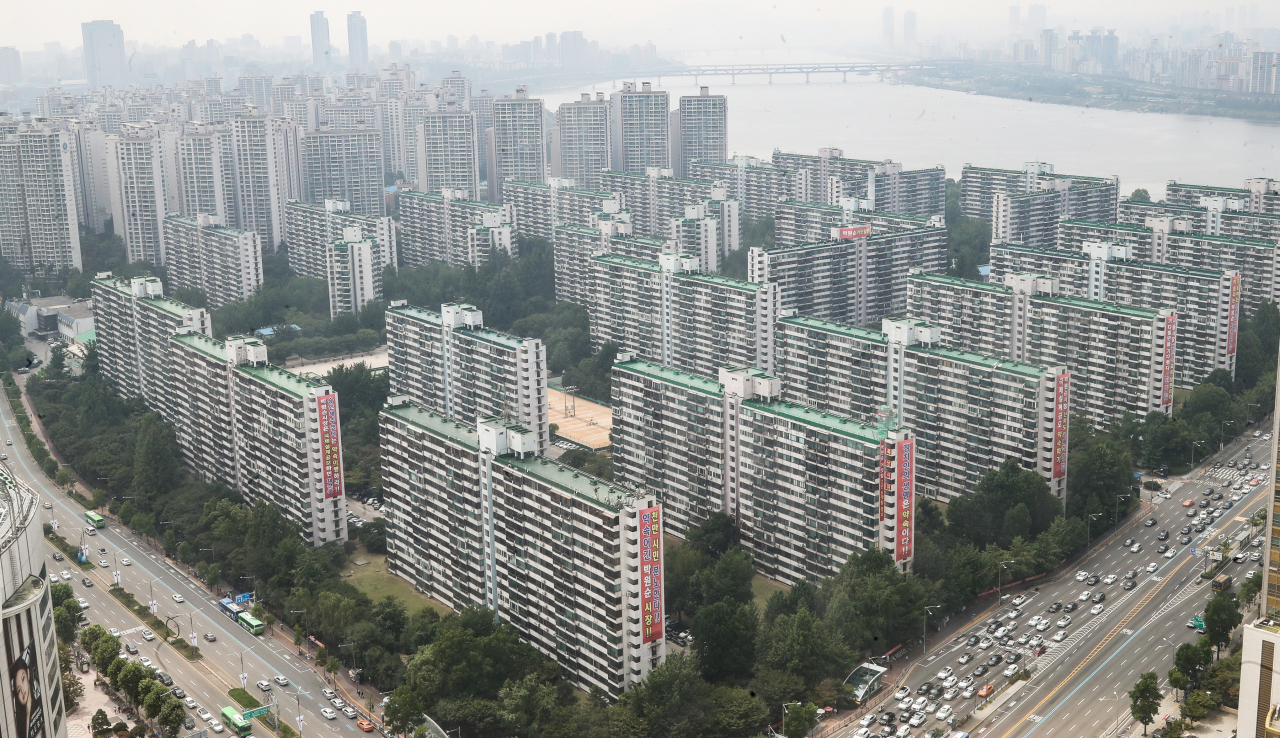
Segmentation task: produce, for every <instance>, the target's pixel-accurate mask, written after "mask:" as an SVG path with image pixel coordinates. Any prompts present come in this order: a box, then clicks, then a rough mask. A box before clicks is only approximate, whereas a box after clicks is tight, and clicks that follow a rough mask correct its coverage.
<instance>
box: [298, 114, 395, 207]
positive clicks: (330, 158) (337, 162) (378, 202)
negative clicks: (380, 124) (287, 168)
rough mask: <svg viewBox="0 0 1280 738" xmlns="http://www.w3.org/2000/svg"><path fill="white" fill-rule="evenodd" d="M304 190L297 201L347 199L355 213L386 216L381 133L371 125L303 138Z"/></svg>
mask: <svg viewBox="0 0 1280 738" xmlns="http://www.w3.org/2000/svg"><path fill="white" fill-rule="evenodd" d="M301 151H302V155H301V159H302V178H301V183H302V188H301V197H299V198H298V199H300V200H306V201H308V202H312V203H322V202H324V201H325V200H346V201H347V202H349V203H351V209H352V211H354V212H356V213H359V214H360V215H366V216H369V217H372V218H378V217H381V216H382V215H383V211H384V209H385V202H384V198H383V166H382V134H381V133H380V132H378V131H377V130H376V129H374V128H373V126H372V125H358V126H356V127H355V128H353V129H347V130H332V129H329V128H326V127H322V128H321V129H320V130H318V131H310V132H307V133H304V134H302V136H301Z"/></svg>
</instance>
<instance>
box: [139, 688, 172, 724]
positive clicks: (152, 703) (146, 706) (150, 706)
mask: <svg viewBox="0 0 1280 738" xmlns="http://www.w3.org/2000/svg"><path fill="white" fill-rule="evenodd" d="M170 699H172V698H171V697H170V696H169V688H168V687H166V686H164V685H163V684H161V683H160V682H156V683H155V684H152V685H151V689H150V691H148V692H147V695H146V696H145V697H144V698H143V699H142V709H143V710H144V711H145V712H146V715H147V717H149V718H151V719H152V720H155V719H156V718H158V717H160V712H161V711H162V710H163V709H164V706H165V704H166V703H167V702H168V701H169V700H170Z"/></svg>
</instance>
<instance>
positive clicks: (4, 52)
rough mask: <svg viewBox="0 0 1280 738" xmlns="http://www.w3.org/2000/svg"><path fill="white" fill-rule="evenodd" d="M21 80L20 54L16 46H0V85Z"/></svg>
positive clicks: (12, 83) (11, 83)
mask: <svg viewBox="0 0 1280 738" xmlns="http://www.w3.org/2000/svg"><path fill="white" fill-rule="evenodd" d="M21 81H22V56H21V55H20V54H19V53H18V49H17V47H14V46H0V85H5V84H8V85H14V84H17V83H19V82H21Z"/></svg>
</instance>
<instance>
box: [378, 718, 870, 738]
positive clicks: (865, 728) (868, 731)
mask: <svg viewBox="0 0 1280 738" xmlns="http://www.w3.org/2000/svg"><path fill="white" fill-rule="evenodd" d="M356 727H357V728H359V729H360V730H363V731H364V732H366V733H372V732H373V723H371V722H369V721H368V720H357V721H356ZM863 730H866V728H863ZM867 732H868V733H870V732H871V731H869V730H868V731H867ZM855 738H856V736H855Z"/></svg>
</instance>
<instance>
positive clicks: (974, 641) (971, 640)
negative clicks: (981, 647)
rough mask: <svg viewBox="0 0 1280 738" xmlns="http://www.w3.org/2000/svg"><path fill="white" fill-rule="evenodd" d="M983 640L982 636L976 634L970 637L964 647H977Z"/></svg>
mask: <svg viewBox="0 0 1280 738" xmlns="http://www.w3.org/2000/svg"><path fill="white" fill-rule="evenodd" d="M981 640H982V636H981V635H979V634H977V633H974V634H973V635H971V636H969V637H968V638H967V639H966V640H965V642H964V645H966V646H976V645H978V642H979V641H981Z"/></svg>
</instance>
